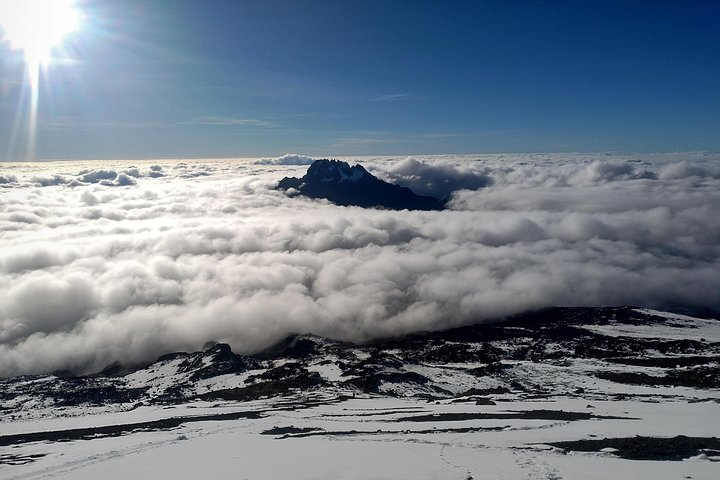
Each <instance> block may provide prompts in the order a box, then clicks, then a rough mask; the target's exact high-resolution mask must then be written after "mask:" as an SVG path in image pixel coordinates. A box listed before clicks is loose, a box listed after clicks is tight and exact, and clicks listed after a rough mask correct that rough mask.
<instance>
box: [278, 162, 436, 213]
mask: <svg viewBox="0 0 720 480" xmlns="http://www.w3.org/2000/svg"><path fill="white" fill-rule="evenodd" d="M278 188H279V189H281V190H289V189H291V188H292V189H295V190H297V191H298V192H299V193H300V194H301V195H304V196H306V197H310V198H324V199H327V200H330V201H331V202H333V203H335V204H337V205H343V206H348V205H355V206H358V207H366V208H368V207H370V208H387V209H391V210H405V209H407V210H442V209H443V208H444V204H443V202H441V201H440V200H438V199H437V198H433V197H424V196H421V195H415V194H414V193H413V192H412V190H410V189H409V188H405V187H401V186H399V185H394V184H392V183H388V182H385V181H383V180H380V179H379V178H377V177H375V176H374V175H372V174H371V173H370V172H368V171H367V170H365V169H364V168H363V167H362V166H361V165H355V166H354V167H351V166H350V165H349V164H348V163H347V162H341V161H339V160H325V159H323V160H315V161H314V162H313V163H312V165H310V168H308V171H307V173H306V174H305V175H304V176H303V177H302V178H297V177H285V178H283V179H282V180H280V183H279V184H278Z"/></svg>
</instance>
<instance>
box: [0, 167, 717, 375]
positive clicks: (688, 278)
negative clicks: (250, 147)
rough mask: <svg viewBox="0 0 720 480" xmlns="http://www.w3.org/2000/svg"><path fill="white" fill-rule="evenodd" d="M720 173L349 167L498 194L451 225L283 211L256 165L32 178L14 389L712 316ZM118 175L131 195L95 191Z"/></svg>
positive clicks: (11, 232) (6, 266) (313, 207)
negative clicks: (309, 353)
mask: <svg viewBox="0 0 720 480" xmlns="http://www.w3.org/2000/svg"><path fill="white" fill-rule="evenodd" d="M298 157H299V156H298ZM719 160H720V159H719V158H718V157H712V156H710V157H693V156H689V158H685V157H682V156H674V157H670V158H668V157H657V156H647V157H643V158H641V159H637V158H633V157H629V156H628V157H623V156H613V157H609V158H606V157H605V156H597V155H569V154H568V155H557V156H552V155H517V156H497V155H486V156H476V157H473V156H436V157H420V158H418V159H416V160H412V159H411V160H407V159H389V158H375V159H356V160H355V161H352V160H351V161H352V162H353V163H356V162H360V163H362V164H364V165H366V166H368V167H369V168H371V169H372V171H373V172H376V173H377V174H378V175H381V176H384V177H385V178H390V177H392V176H393V175H395V176H396V178H400V177H401V176H403V177H412V176H413V173H415V174H416V175H415V176H416V177H417V179H415V180H414V181H416V182H418V184H420V182H424V183H425V184H432V183H433V182H437V181H438V179H439V178H449V181H448V182H444V183H451V184H452V185H453V186H455V187H454V188H458V187H457V185H465V184H464V183H463V182H465V181H468V179H475V180H477V181H478V183H477V184H475V185H480V184H481V183H482V182H480V180H479V179H487V178H491V179H492V181H493V183H492V184H491V185H489V186H486V187H484V188H480V189H478V190H468V189H463V190H455V194H454V196H453V200H452V203H451V207H452V209H451V210H446V211H442V212H408V211H399V212H398V211H383V210H364V209H360V208H354V207H336V206H333V205H331V204H328V203H327V202H319V201H313V200H309V199H306V198H303V197H300V196H296V197H288V196H287V195H285V193H284V192H279V191H276V190H274V189H273V187H274V186H275V185H276V184H277V181H278V180H279V179H280V178H281V177H282V176H285V175H286V174H288V171H286V170H283V171H279V170H276V169H270V168H268V167H267V166H264V165H256V164H255V163H254V162H255V161H254V160H247V161H240V160H238V161H204V160H203V161H187V162H182V163H178V162H171V161H167V162H157V161H155V162H154V163H153V164H152V165H157V168H154V167H151V166H150V165H151V164H149V163H148V164H147V165H146V164H145V163H142V162H135V163H137V166H136V167H130V166H128V165H123V164H122V163H103V164H101V165H89V166H85V167H83V168H85V169H86V170H88V171H87V172H85V173H83V174H82V175H88V174H91V172H99V171H113V172H123V173H120V174H117V175H116V176H115V177H114V178H113V179H109V178H105V179H101V181H99V182H97V183H82V184H80V185H79V186H77V187H75V188H71V187H70V186H69V185H65V184H63V183H59V184H58V185H56V186H55V187H54V188H43V187H40V186H39V185H40V183H39V182H31V181H30V179H31V178H33V177H35V178H40V177H41V178H47V179H54V178H56V177H61V178H64V179H75V180H77V174H76V173H73V172H77V171H78V170H79V169H80V168H79V167H78V166H76V164H75V163H72V162H70V163H65V164H48V165H32V166H25V167H22V168H20V167H19V168H18V170H17V171H13V175H14V176H16V177H17V182H16V183H15V184H13V185H12V186H11V187H8V188H6V189H5V190H4V194H3V196H2V197H0V243H1V245H0V246H1V247H2V248H0V375H10V374H16V373H28V372H43V371H52V370H56V369H73V370H76V371H80V372H92V371H97V370H100V369H101V368H103V367H104V366H106V365H107V364H109V363H111V362H113V361H115V360H123V361H128V362H142V361H151V360H153V359H154V358H156V357H157V356H158V355H160V354H163V353H167V352H169V351H174V350H192V349H197V348H200V347H201V346H202V345H203V344H204V343H205V342H206V341H209V340H216V341H225V342H229V343H230V344H231V345H232V346H233V348H234V349H235V350H237V351H239V352H244V353H251V352H254V351H257V350H259V349H262V348H264V347H266V346H268V345H270V344H271V343H272V342H274V341H277V340H279V339H281V338H283V337H284V336H285V335H287V334H290V333H297V332H313V333H316V334H319V335H327V336H332V337H336V338H342V339H346V340H355V341H364V340H369V339H372V338H378V337H382V336H387V335H394V334H401V333H406V332H412V331H418V330H427V329H438V328H445V327H450V326H455V325H460V324H467V323H471V322H476V321H483V320H488V319H493V318H500V317H503V316H507V315H512V314H515V313H519V312H522V311H526V310H530V309H536V308H541V307H546V306H553V305H576V306H581V305H621V304H631V305H644V306H653V307H663V306H666V305H670V304H686V305H700V306H706V307H710V308H714V309H716V310H717V309H720V298H719V297H718V296H717V292H718V291H720V242H718V239H720V178H716V177H715V176H714V174H713V172H715V171H716V168H717V165H718V161H719ZM416 162H417V163H416ZM684 162H686V163H687V164H686V163H684ZM300 167H302V166H298V167H296V168H289V170H291V171H292V172H293V173H292V174H295V172H296V171H297V172H299V173H301V172H302V170H304V167H303V168H300ZM410 167H415V171H414V172H413V170H412V169H411V168H410ZM133 168H136V169H137V171H138V173H139V174H140V175H138V176H131V175H129V174H128V173H127V172H128V171H131V173H135V172H134V170H133ZM143 172H163V173H164V175H165V176H164V177H159V178H154V177H152V176H148V175H147V174H142V173H143ZM698 172H700V173H698ZM120 175H126V176H127V178H128V179H130V180H132V181H134V182H135V183H136V184H135V185H134V186H132V187H130V188H120V189H118V188H114V187H110V186H106V185H103V184H102V183H101V182H102V180H109V181H113V182H114V181H117V178H118V177H119V176H120ZM91 176H92V178H93V179H94V178H96V177H98V175H97V174H95V175H91ZM100 176H102V175H100ZM108 176H109V175H108ZM89 179H90V178H89ZM66 183H67V182H66ZM483 184H484V185H487V183H483ZM460 188H466V187H460Z"/></svg>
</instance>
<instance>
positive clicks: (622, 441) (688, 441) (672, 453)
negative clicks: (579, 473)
mask: <svg viewBox="0 0 720 480" xmlns="http://www.w3.org/2000/svg"><path fill="white" fill-rule="evenodd" d="M549 445H552V446H554V447H558V448H562V449H564V450H566V451H575V452H599V451H601V450H602V449H604V448H614V449H616V451H615V452H614V454H615V455H617V456H619V457H622V458H627V459H631V460H684V459H686V458H690V457H694V456H696V455H700V454H703V453H708V454H711V455H719V454H720V439H719V438H715V437H685V436H683V435H679V436H677V437H672V438H658V437H631V438H604V439H598V440H575V441H571V442H555V443H550V444H549Z"/></svg>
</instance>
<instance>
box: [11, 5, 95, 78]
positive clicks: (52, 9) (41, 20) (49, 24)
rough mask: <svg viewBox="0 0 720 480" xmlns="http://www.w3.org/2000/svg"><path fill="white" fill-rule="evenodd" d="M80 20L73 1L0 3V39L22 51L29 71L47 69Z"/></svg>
mask: <svg viewBox="0 0 720 480" xmlns="http://www.w3.org/2000/svg"><path fill="white" fill-rule="evenodd" d="M80 21H81V16H80V12H79V10H78V9H77V7H76V6H75V2H74V0H0V29H1V30H2V31H1V32H0V34H1V35H2V39H3V40H4V41H5V42H7V43H9V45H10V48H12V49H15V50H20V51H22V52H23V55H24V57H25V62H26V64H27V66H28V68H29V69H30V70H32V69H37V68H39V67H40V66H47V65H48V64H49V63H50V60H52V53H53V50H54V49H56V48H58V47H60V46H61V45H62V41H63V39H64V38H65V36H66V35H67V34H69V33H71V32H73V31H75V30H76V29H77V28H78V27H79V25H80Z"/></svg>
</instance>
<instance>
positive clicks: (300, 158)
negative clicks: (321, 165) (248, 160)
mask: <svg viewBox="0 0 720 480" xmlns="http://www.w3.org/2000/svg"><path fill="white" fill-rule="evenodd" d="M315 160H316V159H315V158H312V157H308V156H305V155H298V154H296V153H286V154H285V155H282V156H280V157H277V158H261V159H260V160H258V161H256V162H255V163H256V164H258V165H310V164H311V163H312V162H314V161H315Z"/></svg>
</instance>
